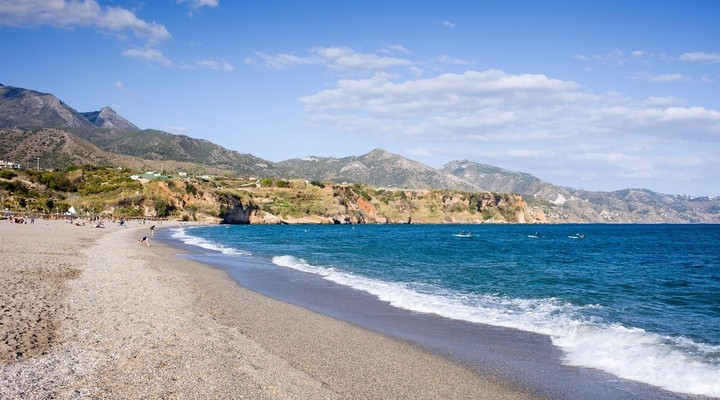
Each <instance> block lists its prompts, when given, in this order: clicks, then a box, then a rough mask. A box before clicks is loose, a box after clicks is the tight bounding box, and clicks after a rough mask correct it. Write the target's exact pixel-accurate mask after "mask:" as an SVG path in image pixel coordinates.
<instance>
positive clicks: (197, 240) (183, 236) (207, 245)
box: [170, 228, 251, 256]
mask: <svg viewBox="0 0 720 400" xmlns="http://www.w3.org/2000/svg"><path fill="white" fill-rule="evenodd" d="M189 229H192V228H178V229H173V233H172V234H171V235H170V237H171V238H173V239H177V240H179V241H180V242H182V243H184V244H187V245H191V246H197V247H200V248H203V249H206V250H212V251H218V252H220V253H222V254H226V255H232V256H249V255H251V254H250V253H249V252H246V251H242V250H238V249H235V248H232V247H229V246H224V245H222V244H219V243H216V242H213V241H210V240H207V239H204V238H201V237H198V236H194V235H190V234H188V232H187V231H188V230H189Z"/></svg>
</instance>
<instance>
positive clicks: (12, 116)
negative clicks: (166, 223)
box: [0, 85, 279, 177]
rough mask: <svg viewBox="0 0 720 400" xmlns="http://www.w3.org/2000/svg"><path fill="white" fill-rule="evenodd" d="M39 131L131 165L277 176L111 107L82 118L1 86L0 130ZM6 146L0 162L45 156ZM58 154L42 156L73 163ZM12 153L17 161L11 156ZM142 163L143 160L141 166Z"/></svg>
mask: <svg viewBox="0 0 720 400" xmlns="http://www.w3.org/2000/svg"><path fill="white" fill-rule="evenodd" d="M43 128H56V129H57V130H56V131H53V132H56V133H58V134H59V136H62V137H64V138H65V139H67V138H69V137H70V136H68V135H73V136H77V137H79V138H80V139H83V140H85V141H87V142H89V143H91V144H93V145H95V146H96V147H97V148H99V149H100V150H103V151H106V152H109V153H113V154H119V155H125V156H130V158H129V159H127V160H132V164H133V165H138V163H139V164H142V165H157V164H158V163H157V161H176V162H180V163H190V164H196V168H197V169H203V170H206V171H208V170H211V169H212V170H223V171H226V172H227V173H230V172H232V173H236V174H240V175H244V176H270V177H275V176H278V175H279V172H278V170H277V169H276V168H275V165H274V163H273V162H271V161H268V160H264V159H261V158H259V157H255V156H253V155H251V154H245V153H239V152H237V151H232V150H228V149H225V148H223V147H221V146H218V145H216V144H214V143H211V142H209V141H207V140H203V139H194V138H191V137H188V136H185V135H173V134H170V133H167V132H163V131H158V130H152V129H149V130H139V129H138V127H137V126H135V125H134V124H132V123H131V122H129V121H128V120H126V119H125V118H122V117H121V116H119V115H118V114H117V113H115V111H113V110H112V109H111V108H110V107H103V108H102V109H101V110H100V111H92V112H85V113H80V112H78V111H76V110H74V109H73V108H71V107H70V106H68V105H67V104H65V103H63V102H62V101H60V100H59V99H57V98H56V97H55V96H53V95H52V94H48V93H41V92H37V91H34V90H29V89H22V88H16V87H11V86H4V85H0V130H2V129H16V130H17V129H19V130H22V131H26V134H25V135H27V136H31V135H33V132H34V131H36V130H39V129H43ZM3 136H6V133H4V132H3ZM7 136H13V135H9V134H7ZM21 136H22V135H21ZM4 142H5V144H6V146H7V147H4V148H3V149H0V157H6V158H8V157H18V158H16V159H14V160H15V162H20V163H25V164H28V163H30V162H32V161H34V158H25V157H23V156H21V155H24V154H30V153H33V154H35V153H38V154H41V153H42V151H43V150H42V146H40V149H37V151H27V149H26V150H22V149H20V150H18V149H16V147H18V146H20V142H17V141H16V142H11V141H4ZM26 145H27V143H26ZM16 150H17V151H16ZM58 151H60V150H59V149H56V151H55V153H53V154H49V155H48V156H40V157H41V158H45V159H52V160H55V161H57V162H60V160H71V159H76V158H74V157H72V156H70V155H64V156H60V155H59V153H58ZM14 154H18V156H13V155H14ZM93 158H96V159H107V156H106V155H99V154H98V155H96V156H94V157H89V158H88V159H93ZM140 159H144V160H147V161H146V162H140V161H139V160H140ZM53 163H54V161H53ZM48 165H50V164H48ZM168 165H170V164H169V163H168ZM184 169H187V168H184Z"/></svg>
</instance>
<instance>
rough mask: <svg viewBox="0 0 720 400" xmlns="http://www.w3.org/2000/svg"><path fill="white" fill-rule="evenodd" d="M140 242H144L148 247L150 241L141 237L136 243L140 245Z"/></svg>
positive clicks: (145, 237)
mask: <svg viewBox="0 0 720 400" xmlns="http://www.w3.org/2000/svg"><path fill="white" fill-rule="evenodd" d="M142 242H145V244H147V245H148V246H150V239H148V237H147V236H143V238H142V239H140V240H138V243H142Z"/></svg>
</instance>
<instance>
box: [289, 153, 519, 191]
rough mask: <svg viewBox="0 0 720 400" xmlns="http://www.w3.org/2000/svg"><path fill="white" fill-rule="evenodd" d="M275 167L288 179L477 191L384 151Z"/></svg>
mask: <svg viewBox="0 0 720 400" xmlns="http://www.w3.org/2000/svg"><path fill="white" fill-rule="evenodd" d="M277 166H278V168H279V169H280V170H281V172H282V174H283V176H284V177H287V178H305V179H311V180H317V181H330V182H351V183H365V184H368V185H373V186H379V187H388V188H408V189H457V190H475V189H476V188H475V187H474V186H473V185H471V184H469V183H468V182H466V181H464V180H462V179H458V178H457V177H455V176H452V175H447V174H443V173H442V172H441V171H438V170H435V169H433V168H431V167H428V166H427V165H424V164H422V163H419V162H417V161H413V160H409V159H407V158H404V157H402V156H399V155H397V154H392V153H390V152H387V151H385V150H383V149H375V150H373V151H371V152H370V153H367V154H365V155H361V156H350V157H344V158H326V157H307V158H304V159H292V160H286V161H282V162H279V163H278V164H277ZM506 193H510V192H506Z"/></svg>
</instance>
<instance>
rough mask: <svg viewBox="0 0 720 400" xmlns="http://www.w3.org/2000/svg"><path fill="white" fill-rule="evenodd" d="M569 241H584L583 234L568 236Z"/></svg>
mask: <svg viewBox="0 0 720 400" xmlns="http://www.w3.org/2000/svg"><path fill="white" fill-rule="evenodd" d="M568 237H569V238H570V239H585V234H584V233H576V234H574V235H570V236H568Z"/></svg>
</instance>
